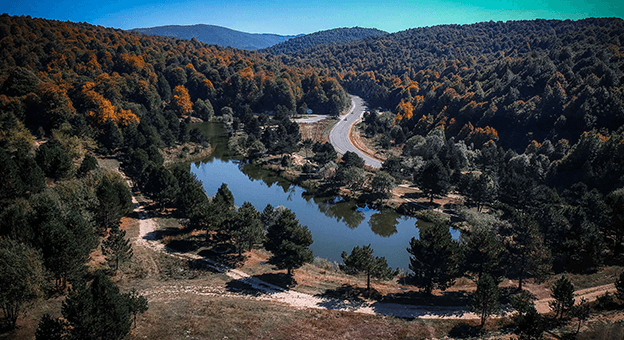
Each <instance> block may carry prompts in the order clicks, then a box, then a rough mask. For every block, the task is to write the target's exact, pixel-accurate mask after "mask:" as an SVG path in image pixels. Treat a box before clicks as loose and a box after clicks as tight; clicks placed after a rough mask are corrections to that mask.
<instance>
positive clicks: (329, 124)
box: [299, 119, 338, 143]
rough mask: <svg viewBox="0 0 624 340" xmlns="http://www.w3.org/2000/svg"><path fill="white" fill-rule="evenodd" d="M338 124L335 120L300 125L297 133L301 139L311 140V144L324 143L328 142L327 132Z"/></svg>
mask: <svg viewBox="0 0 624 340" xmlns="http://www.w3.org/2000/svg"><path fill="white" fill-rule="evenodd" d="M336 123H338V120H336V119H323V120H321V121H319V122H316V123H310V124H308V123H305V124H304V123H301V124H299V131H300V132H301V139H302V140H303V139H311V140H312V141H313V142H320V143H326V142H329V132H330V131H331V129H332V128H333V127H334V125H336Z"/></svg>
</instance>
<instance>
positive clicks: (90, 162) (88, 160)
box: [76, 155, 98, 177]
mask: <svg viewBox="0 0 624 340" xmlns="http://www.w3.org/2000/svg"><path fill="white" fill-rule="evenodd" d="M97 168H98V162H97V159H95V157H93V156H91V155H86V156H85V157H84V159H83V160H82V163H80V168H78V172H77V173H76V175H77V176H78V177H84V176H85V175H86V174H87V173H88V172H89V171H91V170H95V169H97Z"/></svg>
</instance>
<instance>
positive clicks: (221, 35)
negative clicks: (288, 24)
mask: <svg viewBox="0 0 624 340" xmlns="http://www.w3.org/2000/svg"><path fill="white" fill-rule="evenodd" d="M132 31H135V32H140V33H144V34H148V35H160V36H165V37H172V38H178V39H189V40H190V39H192V38H195V39H197V40H199V41H201V42H203V43H206V44H211V45H219V46H222V47H228V46H230V47H233V48H240V49H243V50H257V49H261V48H267V47H269V46H273V45H275V44H278V43H281V42H283V41H286V40H288V39H290V38H294V37H295V36H294V35H278V34H258V33H246V32H241V31H236V30H233V29H229V28H226V27H221V26H215V25H192V26H179V25H169V26H158V27H149V28H135V29H133V30H132Z"/></svg>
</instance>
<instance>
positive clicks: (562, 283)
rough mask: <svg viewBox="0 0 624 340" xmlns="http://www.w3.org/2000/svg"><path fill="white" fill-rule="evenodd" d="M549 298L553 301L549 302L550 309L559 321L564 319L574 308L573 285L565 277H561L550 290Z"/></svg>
mask: <svg viewBox="0 0 624 340" xmlns="http://www.w3.org/2000/svg"><path fill="white" fill-rule="evenodd" d="M551 291H552V292H551V293H550V296H551V297H552V298H553V299H554V301H552V302H550V309H552V310H553V311H554V312H555V317H556V318H558V319H559V320H561V319H563V318H564V317H566V316H567V315H568V314H569V313H570V312H571V311H572V307H573V306H574V285H573V284H572V282H570V280H569V279H568V278H567V277H566V276H565V275H563V276H561V278H560V279H559V280H557V281H556V282H555V283H554V285H553V287H552V288H551Z"/></svg>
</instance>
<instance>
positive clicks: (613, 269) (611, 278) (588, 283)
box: [548, 266, 624, 290]
mask: <svg viewBox="0 0 624 340" xmlns="http://www.w3.org/2000/svg"><path fill="white" fill-rule="evenodd" d="M622 271H624V267H621V266H609V267H602V268H600V270H598V271H597V272H595V273H592V274H571V273H565V274H564V275H565V276H567V277H568V279H570V281H571V282H572V284H573V285H574V289H576V290H579V289H585V288H591V287H596V286H602V285H607V284H610V283H615V281H616V280H617V279H618V277H619V276H620V273H622ZM560 277H561V274H558V275H553V276H552V277H551V278H550V279H549V280H548V283H549V284H551V285H552V284H553V283H554V282H555V281H557V280H558V279H559V278H560Z"/></svg>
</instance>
